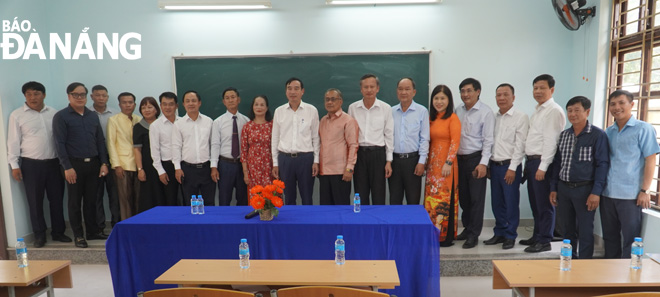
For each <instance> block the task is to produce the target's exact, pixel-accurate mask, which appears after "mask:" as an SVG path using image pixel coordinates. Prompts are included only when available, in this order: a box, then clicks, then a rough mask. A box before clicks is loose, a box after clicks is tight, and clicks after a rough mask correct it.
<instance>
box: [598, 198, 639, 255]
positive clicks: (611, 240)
mask: <svg viewBox="0 0 660 297" xmlns="http://www.w3.org/2000/svg"><path fill="white" fill-rule="evenodd" d="M600 222H601V224H602V227H603V241H604V242H605V259H619V258H630V250H631V246H632V243H633V241H635V237H638V236H640V235H641V233H642V208H641V207H640V206H638V205H637V199H636V198H635V199H616V198H610V197H606V196H601V197H600Z"/></svg>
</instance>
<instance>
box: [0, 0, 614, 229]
mask: <svg viewBox="0 0 660 297" xmlns="http://www.w3.org/2000/svg"><path fill="white" fill-rule="evenodd" d="M589 2H590V3H589V4H590V5H592V4H593V3H592V2H594V3H595V2H598V3H596V5H599V6H607V5H609V4H607V2H608V1H605V0H601V1H596V0H592V1H589ZM14 17H17V19H18V20H19V21H20V20H26V19H27V20H29V21H30V22H31V24H32V28H34V29H35V30H36V31H33V32H37V33H40V34H41V36H42V39H46V37H47V36H48V33H57V34H59V35H61V36H64V34H65V33H72V36H73V40H76V39H77V37H78V36H79V34H81V33H82V30H83V28H84V27H89V29H88V31H87V32H88V33H89V34H92V35H95V34H96V33H99V32H103V33H107V34H110V33H119V34H120V35H122V34H126V33H128V32H137V33H140V34H141V41H140V42H137V43H139V44H140V46H141V58H140V59H138V60H127V59H124V58H121V57H120V58H119V59H118V60H112V59H110V58H108V56H107V54H106V56H105V57H104V59H103V60H98V59H97V60H90V59H89V58H88V56H85V55H83V56H82V57H81V58H80V59H79V60H65V59H63V58H62V57H61V56H58V57H57V59H54V60H50V59H46V60H41V59H39V58H38V57H37V56H36V55H33V56H31V57H30V59H28V60H23V59H18V60H7V59H3V57H0V82H1V83H0V100H1V104H0V110H1V112H0V128H1V129H0V134H2V135H0V162H2V163H3V164H4V161H6V143H5V140H6V130H7V127H6V125H7V120H8V117H9V114H10V113H11V111H12V110H13V109H15V108H17V107H19V106H21V104H22V103H23V101H24V99H23V97H22V94H21V93H20V87H21V85H22V84H23V83H24V82H26V81H28V80H37V81H40V82H42V83H44V85H45V86H46V89H47V97H46V104H48V105H50V106H53V107H55V108H58V109H59V108H63V107H65V106H66V104H67V103H68V102H67V101H66V100H67V99H66V95H65V88H66V86H67V85H68V84H69V83H70V82H73V81H81V82H83V83H85V84H86V85H87V86H89V87H91V86H93V85H95V84H99V83H100V84H104V85H105V86H107V87H108V89H109V90H110V96H111V100H110V101H109V102H110V104H111V106H112V105H113V104H115V103H114V102H115V101H114V99H113V97H115V96H116V95H117V94H119V92H121V91H130V92H133V93H134V94H135V95H136V96H137V97H138V98H141V97H144V96H157V95H158V94H160V93H161V92H163V91H166V90H173V88H174V84H173V66H172V60H171V58H172V56H179V55H185V56H234V55H276V54H277V55H279V54H287V53H291V54H310V53H358V52H405V51H419V50H430V51H431V65H430V66H431V67H430V68H431V86H429V88H432V87H433V86H434V85H435V84H439V83H443V84H447V85H449V86H451V87H452V91H453V92H454V100H455V102H456V103H460V96H459V93H458V84H459V83H460V81H461V80H462V79H464V78H466V77H475V78H477V79H479V80H480V81H481V83H482V88H483V90H482V95H481V99H482V100H483V101H484V102H485V103H486V104H488V105H490V106H491V108H493V109H494V110H495V109H496V104H495V100H494V95H495V87H496V86H497V85H498V84H500V83H502V82H509V83H511V84H513V85H514V86H515V87H516V95H517V97H516V102H515V105H516V108H519V109H520V110H522V111H524V112H526V113H528V114H530V115H531V113H532V112H533V110H534V106H535V105H536V102H535V101H534V99H533V98H532V96H531V94H532V79H533V78H534V77H535V76H537V75H538V74H541V73H550V74H552V75H554V76H555V78H556V80H557V86H556V91H555V99H556V101H557V102H558V103H559V104H560V105H562V106H563V105H564V104H565V103H566V102H567V101H568V99H569V98H570V97H572V96H573V95H575V94H578V93H579V94H587V95H591V97H590V98H592V97H594V96H595V95H597V94H602V92H603V90H604V79H605V77H604V76H606V72H605V73H604V74H603V72H602V67H600V66H599V65H600V64H599V61H600V62H602V58H603V57H604V55H606V54H605V53H603V52H602V48H601V47H600V46H599V45H600V44H602V43H603V39H602V38H603V37H602V33H603V28H605V27H603V26H604V25H602V22H598V21H599V18H596V19H594V20H590V21H589V22H588V23H587V25H586V26H585V28H583V29H581V31H578V32H570V31H568V30H566V29H565V28H564V27H563V26H562V25H561V24H560V23H559V21H558V20H557V17H556V16H555V14H554V12H553V11H552V7H551V5H550V3H549V1H512V0H508V1H490V0H444V1H443V3H442V4H438V5H405V6H403V5H398V6H358V7H328V6H326V5H325V1H324V0H273V9H271V10H268V11H239V12H166V11H161V10H159V9H158V7H157V1H156V0H141V1H130V0H117V1H97V0H88V1H83V0H60V1H41V0H3V1H1V2H0V20H10V21H13V20H14ZM599 17H604V18H605V19H606V20H609V14H600V13H599ZM597 25H598V26H597ZM4 34H5V32H3V35H4ZM21 35H25V36H27V34H24V33H21ZM583 35H587V38H586V39H585V38H583ZM605 36H607V34H606V35H605ZM26 38H27V37H26ZM42 41H43V40H42ZM43 43H44V45H45V46H47V44H48V42H47V41H43ZM74 43H75V41H74ZM0 53H1V52H0ZM46 53H47V54H48V49H47V50H46ZM605 60H606V59H605ZM583 63H584V64H585V65H586V66H585V67H583V66H580V65H582V64H583ZM582 69H583V70H582ZM283 71H286V69H283ZM583 74H584V75H585V76H587V77H589V82H586V80H582V75H583ZM291 75H295V73H292V74H291ZM599 82H600V83H599ZM256 87H257V86H256ZM355 87H356V88H358V82H357V81H356V84H355ZM420 87H424V86H420ZM601 89H602V90H601ZM268 95H269V97H271V98H272V100H273V101H274V104H273V105H274V106H276V105H279V104H282V103H284V102H285V100H286V99H285V97H284V90H282V93H281V94H268ZM306 96H311V94H306ZM381 96H394V94H381ZM358 99H360V98H346V101H347V103H346V106H345V108H346V107H347V105H348V104H349V103H350V102H351V101H355V100H358ZM596 99H597V100H600V99H598V98H596ZM416 100H417V101H419V102H422V103H424V104H427V101H428V98H416ZM597 102H598V101H597ZM90 105H91V99H90ZM601 105H602V104H601ZM114 107H115V108H116V107H117V106H116V105H114ZM598 119H599V118H598V116H596V121H598ZM0 188H1V190H2V196H3V203H4V206H5V220H6V223H7V224H6V225H7V229H8V230H7V232H8V238H9V240H10V242H11V241H12V240H13V239H14V238H15V237H16V236H22V235H25V234H28V233H31V228H30V223H29V218H28V211H27V205H26V203H25V202H24V201H25V198H24V193H23V190H22V184H19V183H17V182H15V181H13V180H12V179H11V178H10V171H9V168H8V166H7V167H3V168H0ZM521 189H522V191H521V192H522V193H521V194H522V195H521V203H520V209H521V217H522V218H527V219H529V218H531V217H532V215H531V211H530V209H529V203H528V201H527V199H528V198H527V194H526V190H525V186H522V187H521ZM65 203H66V201H65ZM486 205H487V206H486V213H485V217H486V218H492V217H493V216H492V212H491V211H490V195H489V194H488V197H487V201H486Z"/></svg>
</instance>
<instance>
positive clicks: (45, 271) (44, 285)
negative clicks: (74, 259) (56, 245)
mask: <svg viewBox="0 0 660 297" xmlns="http://www.w3.org/2000/svg"><path fill="white" fill-rule="evenodd" d="M0 286H2V287H4V288H6V290H5V289H4V288H3V289H2V290H0V296H9V297H14V296H21V297H22V296H39V295H42V294H43V293H47V296H48V297H53V296H55V292H54V288H73V282H72V280H71V261H38V260H35V261H32V260H30V262H29V265H28V267H25V268H18V265H17V264H16V261H15V260H2V261H0Z"/></svg>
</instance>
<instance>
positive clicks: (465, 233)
mask: <svg viewBox="0 0 660 297" xmlns="http://www.w3.org/2000/svg"><path fill="white" fill-rule="evenodd" d="M466 239H467V231H465V229H463V232H461V234H458V236H456V240H466Z"/></svg>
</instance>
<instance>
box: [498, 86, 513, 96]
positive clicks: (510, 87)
mask: <svg viewBox="0 0 660 297" xmlns="http://www.w3.org/2000/svg"><path fill="white" fill-rule="evenodd" d="M501 87H509V89H511V95H515V94H516V90H515V89H514V88H513V86H512V85H511V84H508V83H503V84H500V85H499V86H497V88H495V91H497V89H499V88H501Z"/></svg>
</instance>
